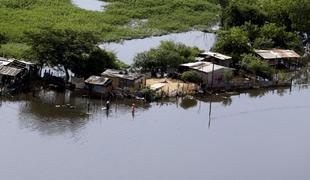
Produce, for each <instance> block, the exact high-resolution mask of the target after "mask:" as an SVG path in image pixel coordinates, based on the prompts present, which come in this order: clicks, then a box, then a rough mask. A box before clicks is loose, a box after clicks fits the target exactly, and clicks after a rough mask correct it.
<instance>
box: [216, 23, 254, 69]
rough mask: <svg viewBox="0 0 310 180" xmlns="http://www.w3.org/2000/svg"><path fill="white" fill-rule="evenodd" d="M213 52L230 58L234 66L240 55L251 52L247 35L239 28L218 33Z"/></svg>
mask: <svg viewBox="0 0 310 180" xmlns="http://www.w3.org/2000/svg"><path fill="white" fill-rule="evenodd" d="M213 50H214V51H217V52H220V53H223V54H227V55H230V56H232V57H233V61H234V65H236V64H237V63H238V62H239V57H240V55H241V54H243V53H249V52H251V51H252V50H251V46H250V40H249V38H248V34H247V32H245V31H244V30H243V29H242V28H240V27H233V28H231V29H229V30H228V31H222V32H220V33H219V34H218V39H217V42H216V44H215V45H214V47H213Z"/></svg>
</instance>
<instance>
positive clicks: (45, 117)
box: [16, 91, 151, 135]
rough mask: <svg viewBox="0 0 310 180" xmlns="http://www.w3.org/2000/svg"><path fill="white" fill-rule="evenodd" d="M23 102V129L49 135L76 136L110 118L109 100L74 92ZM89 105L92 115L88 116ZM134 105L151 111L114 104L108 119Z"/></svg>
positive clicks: (127, 103)
mask: <svg viewBox="0 0 310 180" xmlns="http://www.w3.org/2000/svg"><path fill="white" fill-rule="evenodd" d="M16 100H17V99H16ZM21 100H23V101H24V102H23V103H22V104H21V106H20V107H21V108H20V111H21V118H20V120H21V121H20V123H21V126H22V127H26V128H30V129H32V130H35V131H39V132H41V133H43V134H47V135H53V134H62V133H67V132H72V133H75V132H78V130H80V129H81V128H83V127H84V126H85V125H86V124H87V123H88V122H89V120H90V119H96V120H98V119H100V118H106V117H107V111H106V110H103V109H102V108H103V107H105V105H106V100H102V101H101V100H98V99H88V98H82V97H81V96H76V95H74V94H72V93H70V92H67V93H57V92H54V91H41V92H39V93H38V94H37V95H36V96H35V98H33V97H32V96H28V95H23V96H22V97H20V98H18V100H17V101H21ZM88 102H89V103H90V112H89V113H90V115H87V113H88V112H87V103H88ZM132 103H135V105H136V109H137V111H144V110H146V109H149V108H150V107H151V106H150V104H149V103H145V102H141V101H140V102H138V101H135V100H121V101H119V100H113V101H111V105H110V111H109V112H108V116H109V117H111V116H115V115H116V114H124V113H130V112H131V105H132Z"/></svg>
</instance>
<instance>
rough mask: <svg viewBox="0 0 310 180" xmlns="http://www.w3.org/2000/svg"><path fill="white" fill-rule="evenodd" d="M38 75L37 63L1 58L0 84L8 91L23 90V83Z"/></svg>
mask: <svg viewBox="0 0 310 180" xmlns="http://www.w3.org/2000/svg"><path fill="white" fill-rule="evenodd" d="M35 73H37V67H36V64H35V63H31V62H26V61H18V60H15V59H6V58H0V80H1V81H0V84H1V86H3V87H6V88H8V89H12V90H14V89H16V88H21V86H22V83H23V81H24V80H25V79H26V78H27V77H28V78H29V77H31V76H33V75H34V74H35Z"/></svg>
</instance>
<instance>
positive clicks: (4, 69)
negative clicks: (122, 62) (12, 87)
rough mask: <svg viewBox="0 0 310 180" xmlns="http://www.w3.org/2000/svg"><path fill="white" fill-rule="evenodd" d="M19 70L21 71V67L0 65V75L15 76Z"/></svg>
mask: <svg viewBox="0 0 310 180" xmlns="http://www.w3.org/2000/svg"><path fill="white" fill-rule="evenodd" d="M21 71H22V70H21V69H17V68H13V67H9V66H4V65H0V74H1V75H7V76H13V77H15V76H16V75H18V74H19V73H20V72H21Z"/></svg>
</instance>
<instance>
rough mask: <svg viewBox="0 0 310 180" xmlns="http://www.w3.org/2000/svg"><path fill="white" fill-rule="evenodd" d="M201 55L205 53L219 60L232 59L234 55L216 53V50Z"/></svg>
mask: <svg viewBox="0 0 310 180" xmlns="http://www.w3.org/2000/svg"><path fill="white" fill-rule="evenodd" d="M201 55H204V56H209V57H214V58H216V59H219V60H222V61H225V60H230V59H231V58H232V57H230V56H226V55H224V54H221V53H216V52H211V51H209V52H203V53H201Z"/></svg>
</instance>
